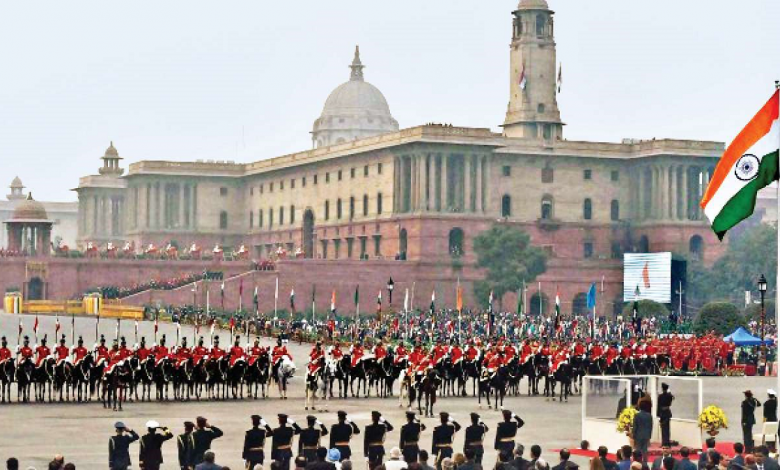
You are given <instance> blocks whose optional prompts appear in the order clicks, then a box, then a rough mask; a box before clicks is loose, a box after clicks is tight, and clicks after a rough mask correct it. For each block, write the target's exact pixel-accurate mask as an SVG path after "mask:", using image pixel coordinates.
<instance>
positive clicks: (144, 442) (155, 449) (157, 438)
mask: <svg viewBox="0 0 780 470" xmlns="http://www.w3.org/2000/svg"><path fill="white" fill-rule="evenodd" d="M146 429H148V430H149V432H148V433H146V434H144V435H143V436H141V448H140V450H139V451H138V464H139V465H140V466H141V468H143V469H144V470H159V469H160V464H162V463H163V456H162V445H163V442H165V441H167V440H169V439H173V433H172V432H171V431H170V430H169V429H168V428H166V427H165V426H160V423H158V422H157V421H154V420H152V421H147V422H146ZM158 429H159V430H160V431H161V432H160V434H157V430H158Z"/></svg>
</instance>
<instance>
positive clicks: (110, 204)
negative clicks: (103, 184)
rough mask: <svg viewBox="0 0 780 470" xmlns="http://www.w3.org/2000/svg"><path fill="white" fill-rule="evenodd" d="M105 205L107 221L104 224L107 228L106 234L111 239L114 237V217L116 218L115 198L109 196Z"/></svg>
mask: <svg viewBox="0 0 780 470" xmlns="http://www.w3.org/2000/svg"><path fill="white" fill-rule="evenodd" d="M103 204H105V206H106V212H107V216H106V221H105V223H104V226H105V227H106V234H107V235H108V236H109V237H113V236H114V217H116V214H115V213H114V198H113V197H111V196H109V197H107V198H105V199H104V200H103Z"/></svg>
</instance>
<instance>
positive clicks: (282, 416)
mask: <svg viewBox="0 0 780 470" xmlns="http://www.w3.org/2000/svg"><path fill="white" fill-rule="evenodd" d="M278 416H279V419H287V415H286V414H284V413H279V415H278Z"/></svg>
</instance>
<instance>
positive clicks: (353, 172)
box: [349, 168, 355, 179]
mask: <svg viewBox="0 0 780 470" xmlns="http://www.w3.org/2000/svg"><path fill="white" fill-rule="evenodd" d="M349 177H350V178H353V179H354V178H355V169H354V168H350V169H349Z"/></svg>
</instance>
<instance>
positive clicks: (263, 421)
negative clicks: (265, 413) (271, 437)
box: [260, 418, 268, 427]
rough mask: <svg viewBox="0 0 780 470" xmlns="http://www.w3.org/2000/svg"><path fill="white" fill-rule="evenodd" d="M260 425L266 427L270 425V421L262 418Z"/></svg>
mask: <svg viewBox="0 0 780 470" xmlns="http://www.w3.org/2000/svg"><path fill="white" fill-rule="evenodd" d="M260 426H262V427H266V426H268V423H266V422H265V420H264V419H263V418H260Z"/></svg>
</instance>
